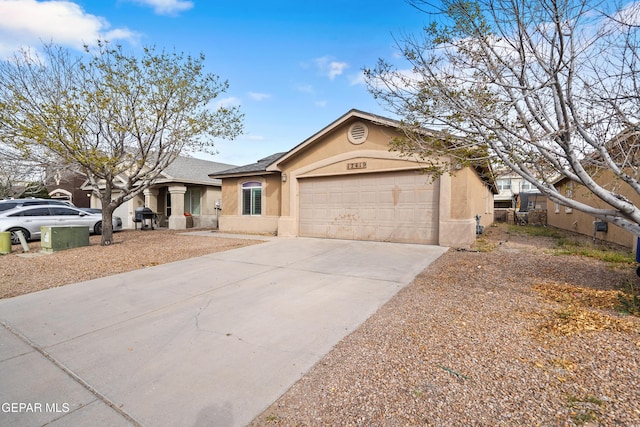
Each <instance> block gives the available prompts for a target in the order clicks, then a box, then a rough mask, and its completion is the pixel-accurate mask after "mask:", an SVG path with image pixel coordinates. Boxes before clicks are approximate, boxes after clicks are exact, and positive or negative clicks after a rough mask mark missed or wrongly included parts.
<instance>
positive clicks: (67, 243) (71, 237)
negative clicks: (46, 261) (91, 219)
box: [40, 225, 89, 252]
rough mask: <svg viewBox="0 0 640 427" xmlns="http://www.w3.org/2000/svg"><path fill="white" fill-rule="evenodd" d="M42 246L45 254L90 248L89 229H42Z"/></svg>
mask: <svg viewBox="0 0 640 427" xmlns="http://www.w3.org/2000/svg"><path fill="white" fill-rule="evenodd" d="M40 246H41V247H42V250H43V251H44V252H55V251H62V250H65V249H71V248H79V247H81V246H89V227H87V226H84V225H68V226H53V227H40Z"/></svg>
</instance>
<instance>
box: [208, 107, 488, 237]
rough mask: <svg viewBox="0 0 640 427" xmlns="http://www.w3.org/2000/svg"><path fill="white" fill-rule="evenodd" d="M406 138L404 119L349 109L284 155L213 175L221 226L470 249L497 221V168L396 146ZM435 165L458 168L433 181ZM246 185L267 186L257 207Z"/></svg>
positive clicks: (263, 189) (284, 233) (274, 232)
mask: <svg viewBox="0 0 640 427" xmlns="http://www.w3.org/2000/svg"><path fill="white" fill-rule="evenodd" d="M433 136H434V137H435V136H437V135H436V134H434V135H433ZM403 137H404V132H403V129H402V126H401V124H400V123H399V122H397V121H394V120H391V119H387V118H384V117H381V116H377V115H373V114H369V113H365V112H362V111H358V110H351V111H349V112H348V113H347V114H345V115H344V116H342V117H340V118H339V119H338V120H336V121H334V122H333V123H331V124H329V125H328V126H326V127H325V128H323V129H321V130H320V131H319V132H317V133H315V134H314V135H312V136H311V137H309V138H308V139H306V140H304V141H303V142H301V143H300V144H298V145H297V146H295V147H294V148H293V149H291V150H289V151H288V152H286V153H277V154H274V155H272V156H269V157H267V158H264V159H262V160H258V161H257V162H256V163H253V164H250V165H244V166H240V167H237V168H234V169H230V170H227V171H223V172H222V173H218V174H212V175H210V177H211V178H219V179H222V213H221V217H220V229H221V230H223V231H227V232H258V233H269V234H275V235H278V236H304V237H317V238H331V239H346V240H372V241H382V242H397V243H419V244H433V245H441V246H453V247H468V246H470V245H471V244H472V243H473V242H474V241H475V239H476V225H477V224H478V223H480V225H483V226H485V227H486V226H488V225H489V224H491V222H492V218H493V211H492V210H493V194H494V193H495V192H496V191H497V189H496V188H495V185H494V183H493V180H492V178H491V171H490V169H489V168H488V166H483V167H480V166H477V167H469V166H464V165H462V164H457V163H453V161H454V159H451V158H448V157H442V158H434V159H431V158H427V159H424V158H421V157H420V156H414V155H411V154H409V153H401V152H398V151H396V150H394V149H393V146H394V141H398V140H401V139H402V138H403ZM434 164H444V165H449V166H450V169H451V173H443V174H442V175H439V176H438V177H437V179H435V180H433V175H429V174H425V173H424V171H425V170H432V169H430V167H431V166H433V165H434ZM248 185H252V186H255V188H259V189H260V191H259V193H256V194H260V200H259V201H258V200H257V199H256V201H255V202H256V204H255V206H259V209H256V210H255V211H252V210H251V209H249V208H250V207H251V206H250V205H249V202H248V201H247V199H246V198H245V197H243V194H244V192H245V189H246V186H248ZM258 202H259V203H258Z"/></svg>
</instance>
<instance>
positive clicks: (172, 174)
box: [156, 156, 235, 184]
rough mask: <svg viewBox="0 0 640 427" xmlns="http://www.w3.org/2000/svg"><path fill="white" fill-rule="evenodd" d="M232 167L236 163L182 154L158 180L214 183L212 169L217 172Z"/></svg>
mask: <svg viewBox="0 0 640 427" xmlns="http://www.w3.org/2000/svg"><path fill="white" fill-rule="evenodd" d="M230 168H235V165H229V164H226V163H218V162H212V161H210V160H202V159H196V158H193V157H183V156H180V157H178V158H176V159H175V160H174V161H173V163H171V164H170V165H169V166H168V167H167V168H166V169H165V170H164V171H163V172H162V174H161V176H162V177H161V178H159V179H158V180H156V182H170V181H171V182H184V183H191V184H199V183H206V184H212V183H213V182H212V181H211V178H210V177H209V174H211V172H212V171H213V172H214V173H215V172H220V171H223V170H226V169H230ZM217 184H220V182H217Z"/></svg>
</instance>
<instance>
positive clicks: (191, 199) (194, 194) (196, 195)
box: [184, 188, 200, 215]
mask: <svg viewBox="0 0 640 427" xmlns="http://www.w3.org/2000/svg"><path fill="white" fill-rule="evenodd" d="M184 211H185V212H189V213H190V214H191V215H200V189H199V188H187V192H186V193H184Z"/></svg>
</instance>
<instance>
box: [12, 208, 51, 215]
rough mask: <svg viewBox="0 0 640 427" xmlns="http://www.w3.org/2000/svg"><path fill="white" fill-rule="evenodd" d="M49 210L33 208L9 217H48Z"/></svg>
mask: <svg viewBox="0 0 640 427" xmlns="http://www.w3.org/2000/svg"><path fill="white" fill-rule="evenodd" d="M49 215H50V214H49V208H33V209H27V210H24V211H20V212H16V213H14V214H11V215H9V216H49Z"/></svg>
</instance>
